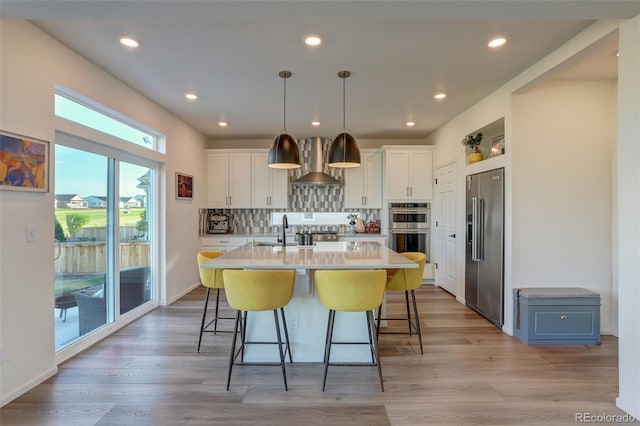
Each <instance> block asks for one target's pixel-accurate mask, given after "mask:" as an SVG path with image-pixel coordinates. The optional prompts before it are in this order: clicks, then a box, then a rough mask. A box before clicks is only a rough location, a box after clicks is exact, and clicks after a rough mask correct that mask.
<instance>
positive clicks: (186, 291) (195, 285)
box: [162, 281, 201, 306]
mask: <svg viewBox="0 0 640 426" xmlns="http://www.w3.org/2000/svg"><path fill="white" fill-rule="evenodd" d="M200 286H201V284H200V281H197V282H195V283H193V284H192V285H191V286H190V287H187V288H186V289H184V290H182V291H181V292H180V293H178V294H176V295H175V296H173V297H172V298H171V300H168V301H166V303H163V304H162V306H169V305H171V304H172V303H173V302H176V301H178V300H180V299H181V298H182V297H184V296H185V295H187V294H189V293H191V292H192V291H193V290H195V289H196V288H198V287H200Z"/></svg>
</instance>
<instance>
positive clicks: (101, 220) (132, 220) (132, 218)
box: [55, 207, 145, 236]
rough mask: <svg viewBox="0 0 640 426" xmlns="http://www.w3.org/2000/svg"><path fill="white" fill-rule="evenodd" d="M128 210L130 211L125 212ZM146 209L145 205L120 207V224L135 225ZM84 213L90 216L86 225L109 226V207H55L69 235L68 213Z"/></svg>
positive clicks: (57, 215) (59, 219)
mask: <svg viewBox="0 0 640 426" xmlns="http://www.w3.org/2000/svg"><path fill="white" fill-rule="evenodd" d="M125 211H128V213H125ZM144 211H145V209H144V208H143V207H141V208H132V209H128V210H125V209H120V226H135V225H136V223H138V221H139V220H140V219H141V216H140V215H141V214H142V213H143V212H144ZM69 213H74V214H82V215H86V216H88V217H89V222H87V224H86V225H85V226H86V227H105V226H107V209H55V215H56V218H57V219H58V222H60V225H62V229H63V230H64V233H65V235H67V236H69V230H68V229H67V220H66V218H67V214H69Z"/></svg>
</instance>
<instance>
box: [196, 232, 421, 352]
mask: <svg viewBox="0 0 640 426" xmlns="http://www.w3.org/2000/svg"><path fill="white" fill-rule="evenodd" d="M201 267H203V268H222V269H239V268H243V269H295V270H296V284H295V290H294V295H293V298H292V299H291V302H289V304H288V305H287V306H286V307H285V314H286V317H287V325H288V329H289V338H290V341H291V351H292V352H293V360H294V362H322V356H323V351H324V339H325V332H326V326H327V318H328V315H329V311H328V309H327V308H325V307H324V306H323V305H322V304H321V303H320V301H319V300H318V297H317V296H316V293H315V288H314V285H313V272H314V271H316V270H320V269H389V268H394V269H400V268H417V267H418V264H416V263H414V262H412V261H410V260H408V259H407V258H405V257H404V256H401V255H400V254H398V253H396V252H394V251H393V250H390V249H389V248H387V247H385V246H383V245H381V244H378V243H375V242H327V243H317V244H316V245H314V246H311V247H304V246H302V247H297V246H287V247H281V246H270V245H260V244H259V243H256V244H254V243H249V244H245V245H244V246H242V247H240V248H238V249H236V250H232V251H230V252H228V253H225V254H224V255H222V256H219V257H217V258H215V259H212V260H210V261H209V262H206V263H204V264H202V265H201ZM248 318H249V319H248V323H247V340H249V341H251V340H260V341H266V340H269V341H275V330H274V329H273V314H272V313H271V312H256V313H251V314H250V315H249V317H248ZM335 327H336V328H335V331H334V339H335V340H336V341H344V342H347V341H354V342H356V341H357V342H364V341H366V339H367V331H366V320H365V316H364V314H363V313H360V312H354V313H350V312H339V313H337V315H336V326H335ZM331 353H332V357H331V358H332V360H337V361H340V360H351V361H354V360H355V361H359V360H363V361H367V360H370V357H371V353H370V351H369V348H368V346H364V345H359V346H354V345H337V346H335V348H334V349H332V352H331ZM277 359H278V353H277V348H275V347H273V348H272V347H270V345H268V346H265V345H249V347H248V348H247V352H246V353H245V360H247V361H255V360H262V361H276V360H277Z"/></svg>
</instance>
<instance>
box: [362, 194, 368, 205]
mask: <svg viewBox="0 0 640 426" xmlns="http://www.w3.org/2000/svg"><path fill="white" fill-rule="evenodd" d="M362 198H364V203H362V204H363V205H365V206H366V205H367V196H366V195H365V196H364V197H362Z"/></svg>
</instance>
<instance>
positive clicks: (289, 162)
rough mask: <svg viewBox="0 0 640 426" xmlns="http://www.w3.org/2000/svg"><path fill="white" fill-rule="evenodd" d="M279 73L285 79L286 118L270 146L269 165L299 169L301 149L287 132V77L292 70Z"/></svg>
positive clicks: (277, 167) (275, 167) (276, 167)
mask: <svg viewBox="0 0 640 426" xmlns="http://www.w3.org/2000/svg"><path fill="white" fill-rule="evenodd" d="M278 75H279V76H280V77H281V78H282V79H283V80H284V120H283V125H282V130H281V131H280V133H279V134H278V136H276V138H275V139H274V140H273V143H272V144H271V148H269V160H268V162H267V165H268V166H269V167H271V168H274V169H297V168H300V149H299V148H298V143H297V142H296V138H295V137H294V136H292V135H291V134H290V133H289V132H287V78H289V77H291V71H280V72H279V73H278Z"/></svg>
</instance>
